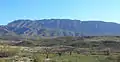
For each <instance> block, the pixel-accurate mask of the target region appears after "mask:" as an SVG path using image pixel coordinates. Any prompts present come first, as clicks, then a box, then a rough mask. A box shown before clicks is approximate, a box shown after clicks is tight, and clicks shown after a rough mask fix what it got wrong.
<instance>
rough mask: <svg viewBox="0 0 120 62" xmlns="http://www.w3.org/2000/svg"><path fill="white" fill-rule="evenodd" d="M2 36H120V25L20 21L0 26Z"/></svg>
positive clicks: (84, 22)
mask: <svg viewBox="0 0 120 62" xmlns="http://www.w3.org/2000/svg"><path fill="white" fill-rule="evenodd" d="M11 33H12V34H11ZM0 34H1V35H13V34H14V35H22V36H25V35H28V36H41V37H54V36H55V37H56V36H58V37H59V36H80V35H90V36H91V35H92V36H104V35H112V36H119V35H120V24H117V23H112V22H103V21H80V20H70V19H43V20H24V19H20V20H15V21H13V22H11V23H8V25H5V26H0Z"/></svg>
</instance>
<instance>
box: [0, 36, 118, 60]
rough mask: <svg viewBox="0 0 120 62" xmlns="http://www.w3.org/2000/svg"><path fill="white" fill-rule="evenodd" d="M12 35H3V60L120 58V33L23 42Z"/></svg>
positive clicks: (0, 48)
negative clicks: (8, 36)
mask: <svg viewBox="0 0 120 62" xmlns="http://www.w3.org/2000/svg"><path fill="white" fill-rule="evenodd" d="M10 38H11V39H10ZM10 38H9V39H10V40H9V39H7V38H5V37H4V38H3V37H1V42H0V44H1V45H0V62H14V61H15V62H17V61H19V60H21V61H22V60H23V59H22V58H24V59H25V60H28V59H31V61H32V62H45V61H49V62H119V61H120V56H119V54H120V46H119V45H120V37H119V36H84V37H72V36H71V37H70V36H67V37H57V38H51V39H50V38H46V39H45V38H44V39H42V38H39V39H38V38H37V39H30V38H27V39H26V38H24V39H22V40H21V41H19V40H16V39H14V38H12V37H10ZM20 58H21V59H20ZM28 61H29V60H28ZM24 62H27V61H24Z"/></svg>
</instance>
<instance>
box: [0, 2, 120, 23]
mask: <svg viewBox="0 0 120 62" xmlns="http://www.w3.org/2000/svg"><path fill="white" fill-rule="evenodd" d="M44 18H45V19H46V18H47V19H49V18H59V19H60V18H61V19H79V20H102V21H107V22H118V23H120V0H0V24H7V23H8V22H10V21H13V20H15V19H44Z"/></svg>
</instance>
